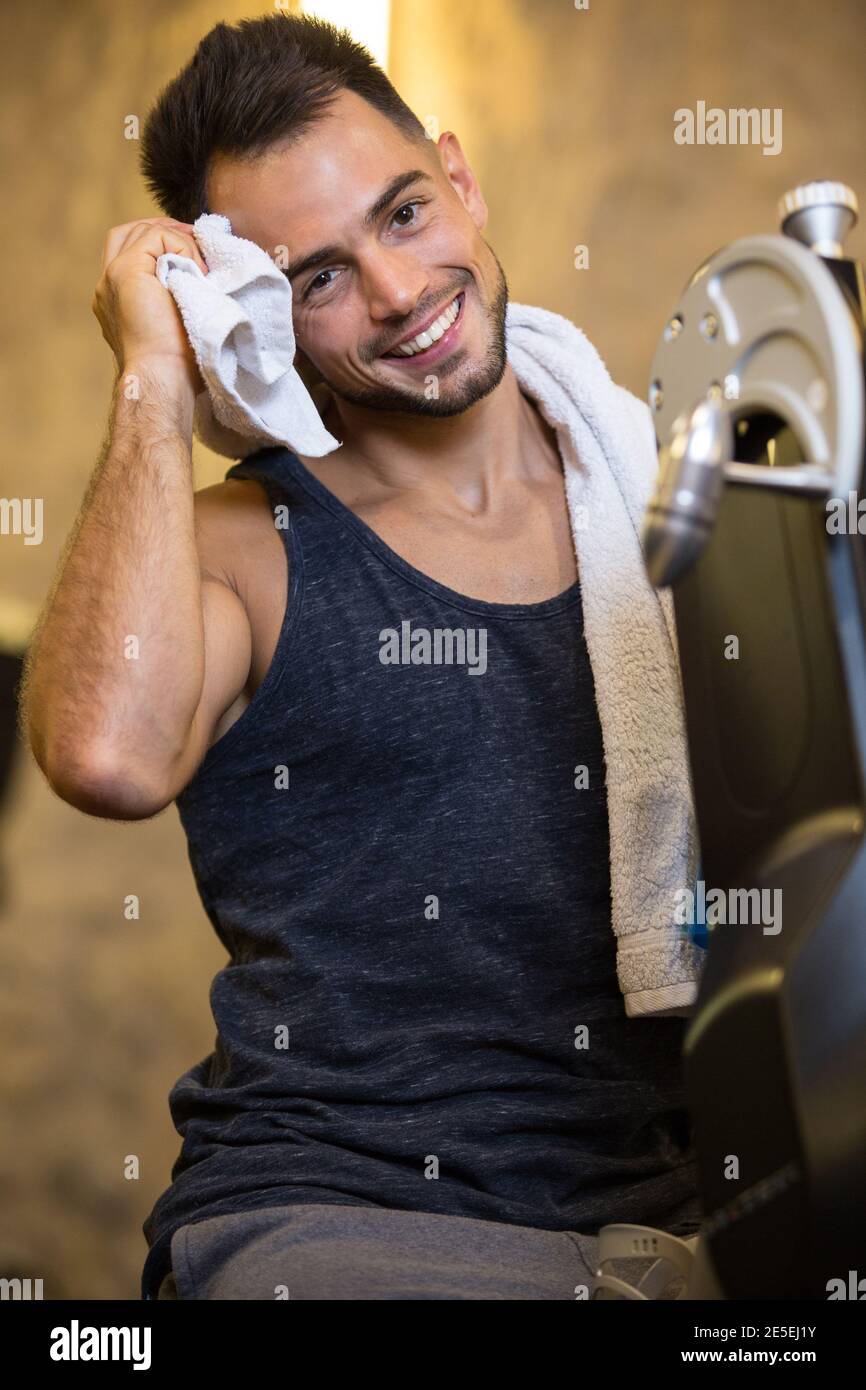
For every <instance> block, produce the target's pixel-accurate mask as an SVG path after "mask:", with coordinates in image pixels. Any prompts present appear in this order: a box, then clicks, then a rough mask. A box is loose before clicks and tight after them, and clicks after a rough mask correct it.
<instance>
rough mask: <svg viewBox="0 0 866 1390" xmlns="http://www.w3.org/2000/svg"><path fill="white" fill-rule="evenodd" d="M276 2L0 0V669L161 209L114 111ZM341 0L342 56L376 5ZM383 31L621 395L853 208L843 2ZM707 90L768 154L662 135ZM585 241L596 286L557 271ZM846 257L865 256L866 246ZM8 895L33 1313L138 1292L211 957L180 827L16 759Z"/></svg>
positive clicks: (390, 65)
mask: <svg viewBox="0 0 866 1390" xmlns="http://www.w3.org/2000/svg"><path fill="white" fill-rule="evenodd" d="M287 7H288V8H293V6H291V5H289V6H282V8H287ZM266 8H267V7H266V6H260V5H255V4H253V5H245V4H230V3H214V0H148V3H147V4H141V3H132V0H120V3H118V0H76V3H74V4H70V3H52V2H51V0H43V3H41V4H39V5H30V4H28V3H26V0H7V3H6V4H5V5H4V6H3V10H2V17H0V53H2V55H3V56H2V60H0V61H2V67H3V69H4V71H3V81H2V84H0V93H2V95H0V110H2V175H3V179H2V197H3V202H4V205H5V207H4V211H5V214H6V216H5V226H6V232H5V247H4V272H5V273H4V283H3V293H2V299H3V309H4V314H3V317H4V320H5V324H4V330H3V334H2V365H3V369H4V370H3V373H2V398H0V399H2V409H3V417H4V419H5V420H6V421H7V425H8V426H9V432H8V435H7V439H6V444H5V446H4V447H3V458H2V473H0V478H2V486H0V493H2V496H4V497H41V498H43V499H44V539H43V540H42V543H41V544H40V545H30V546H28V545H25V544H24V541H23V538H22V537H21V536H20V535H12V534H10V535H0V647H5V652H6V661H7V666H6V669H7V671H8V669H9V668H8V661H9V660H10V659H11V657H12V656H14V653H15V652H16V651H17V652H20V650H21V647H22V644H23V643H24V641H25V640H26V633H27V630H28V625H29V623H30V621H31V619H32V616H33V613H34V607H35V606H38V605H39V604H41V601H42V599H43V597H44V595H45V593H46V591H47V588H48V585H49V583H50V581H51V578H52V575H53V572H54V567H55V564H56V561H57V558H58V555H59V553H60V550H61V547H62V545H63V542H64V539H65V537H66V536H67V533H68V531H69V528H70V526H71V525H72V522H73V519H74V516H75V514H76V511H77V508H78V505H79V503H80V500H81V497H82V494H83V491H84V488H85V486H86V483H87V480H88V477H89V475H90V472H91V470H92V468H93V466H94V463H95V460H96V457H97V454H98V452H99V448H100V444H101V441H102V438H103V431H104V428H105V422H106V412H107V408H108V400H109V394H110V388H111V381H112V377H113V365H114V364H113V358H112V357H111V354H110V352H109V350H108V348H107V347H106V346H105V344H104V343H103V341H102V338H101V335H100V331H99V328H98V325H97V323H96V320H95V318H94V317H93V315H92V313H91V310H90V301H91V296H92V294H93V289H94V286H95V283H96V280H97V278H98V276H99V266H100V259H101V252H102V245H103V241H104V238H105V235H106V232H107V230H108V228H109V227H110V226H112V225H114V224H116V223H120V222H127V221H130V220H131V219H134V218H136V217H146V216H154V215H156V214H157V213H158V211H159V210H158V209H157V208H156V207H155V206H154V205H153V204H152V203H151V201H150V199H149V198H148V196H147V195H146V193H145V191H144V188H143V184H142V181H141V178H140V175H139V171H138V147H137V144H136V142H135V141H130V140H127V139H125V138H124V122H125V120H126V118H127V117H128V116H129V115H130V114H134V115H138V116H139V117H140V118H141V119H142V120H143V118H144V116H145V114H146V112H147V110H148V108H149V106H150V105H151V103H152V102H153V100H154V99H155V97H156V96H157V94H158V92H159V90H160V89H161V87H162V86H163V85H164V84H165V83H166V82H167V81H168V80H169V79H170V78H171V77H172V76H173V75H174V74H175V72H176V71H177V70H178V69H179V68H180V67H181V66H183V65H184V64H185V63H186V62H187V61H188V59H189V58H190V57H191V56H192V52H193V50H194V47H195V45H196V43H197V42H198V40H199V39H200V38H201V37H202V36H203V35H204V34H205V33H206V32H207V30H208V29H210V28H211V27H212V26H213V24H215V23H216V22H217V21H218V20H221V19H222V20H226V21H230V22H231V21H236V20H238V19H241V18H247V17H251V16H255V15H258V14H261V13H263V12H265V10H266ZM306 8H307V9H309V10H312V11H313V12H321V13H324V14H325V15H326V17H328V18H330V17H332V13H331V11H330V10H329V7H327V6H315V5H311V6H307V7H306ZM342 8H343V9H344V10H345V11H346V12H347V13H348V14H349V15H350V16H352V17H353V20H354V23H357V24H358V25H359V26H361V27H360V28H359V29H358V30H354V23H353V25H350V27H352V28H353V30H354V31H355V32H356V36H358V37H361V38H362V40H364V38H365V33H366V32H370V31H368V30H366V29H365V28H364V26H365V24H372V23H375V21H376V20H377V16H378V15H379V14H380V12H382V11H384V10H387V9H388V7H387V6H385V5H378V4H373V3H370V4H366V3H365V2H364V0H354V2H353V3H352V4H350V5H348V6H343V7H342ZM387 38H388V56H387V69H388V72H389V76H390V77H391V79H392V81H393V82H394V83H395V85H396V86H397V88H398V89H399V91H400V92H401V94H402V95H403V97H404V99H405V100H406V101H407V102H408V103H409V105H410V106H411V107H412V108H413V110H414V111H415V112H416V114H417V115H418V116H419V117H420V119H421V120H422V121H423V122H425V123H426V122H428V121H430V120H431V119H432V121H434V122H436V123H438V126H437V133H439V132H441V131H443V130H448V129H450V130H453V131H455V132H456V134H457V135H458V137H459V139H460V141H461V143H462V145H463V147H464V149H465V150H466V152H467V154H468V157H469V159H470V162H471V163H472V165H473V167H474V169H475V172H476V174H477V176H478V178H479V180H480V182H481V185H482V188H483V190H484V193H485V197H486V199H487V202H488V205H489V208H490V221H489V223H488V226H487V229H486V231H485V236H486V237H487V240H488V241H489V242H490V244H491V245H492V246H493V247H494V249H495V251H496V253H497V255H498V257H499V259H500V261H501V262H502V265H503V267H504V269H505V272H506V275H507V277H508V281H509V287H510V291H511V296H512V298H513V299H515V300H519V301H523V302H529V303H533V304H539V305H543V306H545V307H546V308H549V309H554V310H556V311H557V312H559V313H562V314H564V315H566V316H567V317H569V318H571V319H572V320H573V321H574V322H575V323H577V324H578V325H579V326H580V327H581V328H582V329H583V330H584V331H585V332H586V333H587V335H588V336H589V338H590V339H591V341H592V342H593V343H594V344H595V346H596V347H597V348H598V350H599V352H600V353H601V356H602V358H603V359H604V361H605V362H606V364H607V366H608V368H609V370H610V372H611V374H612V375H613V376H614V378H615V379H616V380H618V381H620V382H622V383H623V384H624V385H626V386H628V387H629V388H630V389H631V390H632V391H634V392H635V393H636V394H639V395H641V396H644V397H645V392H646V385H647V380H648V374H649V363H650V359H651V356H652V353H653V349H654V347H655V343H656V340H657V338H658V335H659V332H660V330H661V327H662V325H663V323H664V319H665V316H666V314H667V312H668V310H669V308H670V307H671V305H672V303H673V301H674V300H675V298H676V296H677V293H678V291H679V289H680V288H681V286H682V284H683V283H684V281H685V280H686V279H687V278H688V276H689V275H690V274H691V272H692V271H693V270H694V269H695V268H696V266H697V265H698V264H699V262H700V261H701V260H703V259H704V258H705V256H707V255H708V254H709V253H710V252H712V251H714V250H715V249H716V248H718V247H720V246H722V245H724V244H725V243H726V242H728V241H731V240H733V239H734V238H736V237H739V236H743V235H747V234H752V233H757V232H772V231H776V230H777V222H776V213H775V207H776V201H777V199H778V197H779V196H780V195H781V194H782V193H783V192H784V191H785V190H786V189H787V188H789V187H791V186H792V185H793V184H795V183H797V182H798V181H804V180H807V179H813V178H833V179H838V180H842V181H844V182H847V183H849V184H851V185H852V186H853V187H854V188H855V190H856V191H857V193H858V194H859V196H860V198H861V201H866V138H864V137H866V82H864V66H863V65H864V56H866V42H864V40H866V6H864V4H863V0H825V2H824V3H823V4H822V5H815V4H814V3H812V2H811V0H726V3H721V2H719V3H715V4H703V5H700V6H699V5H690V6H689V5H684V4H683V3H682V0H653V3H652V4H647V3H644V0H605V2H604V3H602V0H590V4H589V9H588V10H578V9H576V8H575V6H574V4H573V0H532V2H531V3H527V2H526V0H472V3H471V4H467V3H466V0H392V3H391V5H390V17H389V19H388V32H387ZM371 42H372V41H371ZM699 100H703V101H705V102H706V103H707V105H708V106H720V107H724V108H726V109H727V108H728V107H752V106H757V107H770V108H776V107H780V108H781V109H782V111H783V146H782V152H781V153H780V154H778V155H777V156H768V155H763V154H762V151H761V149H760V147H756V146H745V147H742V146H724V145H723V146H699V145H695V146H679V145H676V144H675V143H674V140H673V112H674V111H675V110H676V109H677V108H678V107H684V106H687V107H691V108H692V109H694V107H695V105H696V103H697V102H698V101H699ZM428 128H429V127H428ZM578 245H586V246H587V247H588V249H589V260H590V264H589V268H588V269H583V270H577V269H575V267H574V248H575V247H576V246H578ZM849 252H850V253H851V254H856V255H858V256H859V257H860V259H861V260H866V237H864V233H863V229H862V227H858V228H857V229H856V230H855V232H854V233H853V235H852V237H851V238H850V241H849ZM196 451H197V452H196V455H195V463H196V479H197V486H205V485H207V484H209V483H212V482H215V481H218V480H219V479H221V478H222V477H223V476H224V473H225V471H226V468H227V467H228V466H229V463H228V461H226V460H221V459H218V458H216V457H215V456H213V455H209V454H208V453H207V452H206V451H205V450H203V449H201V446H199V445H198V444H196ZM0 891H2V900H0V932H2V958H3V968H2V971H0V1030H2V1031H0V1040H2V1071H0V1123H2V1141H0V1274H10V1275H11V1274H20V1275H24V1276H26V1275H30V1276H31V1277H41V1278H43V1279H44V1294H45V1297H46V1298H129V1299H136V1298H138V1297H139V1296H140V1287H139V1279H140V1272H141V1266H142V1264H143V1261H144V1258H145V1254H146V1246H145V1242H144V1237H143V1235H142V1233H141V1223H142V1221H143V1219H144V1217H145V1215H146V1214H147V1212H148V1211H149V1209H150V1207H151V1205H152V1204H153V1202H154V1201H155V1200H156V1198H157V1197H158V1196H159V1194H160V1193H161V1192H162V1191H163V1189H164V1188H165V1187H166V1186H167V1185H168V1182H169V1174H170V1168H171V1164H172V1162H173V1161H174V1158H175V1156H176V1154H177V1152H178V1150H179V1148H180V1138H179V1136H178V1135H177V1134H176V1133H175V1132H174V1129H173V1128H172V1125H171V1120H170V1117H169V1113H168V1107H167V1095H168V1091H169V1088H170V1086H171V1085H172V1083H173V1082H174V1080H175V1079H176V1077H178V1076H179V1075H180V1074H181V1073H182V1072H183V1071H185V1070H186V1068H187V1067H189V1066H190V1065H192V1063H193V1062H195V1061H197V1060H198V1059H199V1058H201V1057H203V1056H204V1055H205V1054H206V1053H208V1052H209V1051H210V1050H211V1048H212V1046H213V1036H214V1025H213V1021H212V1018H211V1015H210V1010H209V1004H208V988H209V984H210V980H211V978H212V976H213V974H214V973H215V972H216V970H218V969H219V968H220V967H221V966H222V965H223V964H224V959H225V958H224V952H223V951H222V948H221V947H220V946H219V944H218V942H217V940H216V938H215V936H214V935H213V932H212V930H211V928H210V926H209V924H208V922H207V919H206V917H205V914H204V911H203V910H202V908H201V906H200V904H199V901H198V898H197V896H196V893H195V889H194V887H193V883H192V878H191V875H190V871H189V867H188V863H187V859H186V848H185V842H184V839H183V835H182V832H181V829H180V825H179V822H178V819H177V813H176V811H175V810H174V808H173V807H172V808H169V809H168V810H167V811H165V812H164V813H163V814H162V815H160V816H158V817H156V818H155V819H153V820H151V821H145V822H139V823H129V824H125V823H117V822H109V821H104V820H98V819H93V818H89V817H87V816H85V815H83V814H81V813H80V812H77V811H75V810H73V809H71V808H70V807H68V806H66V805H65V804H64V803H63V802H61V801H60V800H58V799H57V798H56V797H55V796H54V795H53V794H52V793H51V792H50V791H49V790H48V788H47V786H46V784H45V782H44V779H43V778H42V776H41V774H40V773H39V771H38V769H37V768H36V765H35V763H34V762H33V759H32V757H31V756H30V754H29V751H27V750H26V749H25V748H24V747H23V746H19V747H18V748H17V750H16V755H15V761H14V765H13V768H12V780H11V784H10V786H9V788H8V794H7V797H6V800H5V803H4V804H3V805H0ZM130 893H137V894H139V895H140V899H141V918H140V920H139V921H136V922H130V921H127V920H126V919H125V918H124V914H123V905H124V898H125V896H126V895H127V894H130ZM129 1156H133V1157H134V1158H137V1160H138V1163H139V1165H140V1166H139V1170H138V1176H137V1177H132V1178H130V1177H128V1176H125V1170H126V1168H127V1166H128V1163H129Z"/></svg>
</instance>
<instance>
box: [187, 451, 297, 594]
mask: <svg viewBox="0 0 866 1390" xmlns="http://www.w3.org/2000/svg"><path fill="white" fill-rule="evenodd" d="M193 503H194V510H195V536H196V548H197V550H198V555H199V562H200V564H201V567H202V570H203V572H205V573H207V574H208V575H210V576H211V577H212V578H217V579H221V580H222V581H223V582H224V583H227V584H229V585H230V587H231V588H233V589H235V591H236V592H243V591H244V590H245V589H246V587H247V585H246V578H247V575H246V570H247V567H248V565H249V564H250V563H252V561H253V560H255V562H256V563H259V562H260V559H261V556H262V547H269V548H272V549H273V550H275V551H276V550H278V549H280V548H281V540H280V534H279V531H278V530H277V528H276V526H275V525H274V512H273V508H272V506H271V502H270V499H269V497H268V494H267V491H266V490H265V487H264V485H263V484H262V482H261V481H260V480H259V479H258V478H224V479H223V480H222V482H219V483H212V484H210V485H209V486H208V487H203V488H199V489H197V491H196V492H195V493H194V495H193Z"/></svg>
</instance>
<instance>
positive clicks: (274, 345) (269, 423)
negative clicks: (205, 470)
mask: <svg viewBox="0 0 866 1390" xmlns="http://www.w3.org/2000/svg"><path fill="white" fill-rule="evenodd" d="M193 231H194V234H195V239H196V241H197V243H198V245H199V247H200V249H201V252H202V255H203V256H204V259H205V263H206V264H207V267H208V273H207V275H205V273H204V272H203V271H202V270H200V269H199V267H198V265H196V263H195V261H194V260H193V259H192V258H191V257H190V256H182V255H180V253H178V252H176V251H166V252H165V253H164V255H162V256H159V257H158V258H157V262H156V273H157V276H158V277H159V280H160V282H161V283H162V284H163V285H165V287H166V289H168V290H170V291H171V294H172V295H173V296H174V300H175V303H176V304H177V307H178V309H179V310H180V315H181V318H182V319H183V326H184V328H185V330H186V335H187V337H188V339H189V341H190V344H191V346H192V348H193V350H194V352H195V357H196V361H197V363H198V367H199V371H200V372H201V374H202V379H203V380H204V383H205V387H206V390H204V391H203V392H202V393H201V394H200V395H199V396H198V397H197V398H196V405H195V422H194V428H195V433H196V435H197V436H198V438H199V439H200V440H201V441H202V443H203V444H206V445H207V446H208V448H211V449H213V450H215V452H216V453H218V454H226V455H228V457H230V458H235V459H237V458H244V457H245V456H246V455H247V454H249V453H252V452H253V451H254V450H255V449H260V448H263V447H264V446H265V445H268V444H287V445H288V446H289V448H290V449H293V450H294V451H295V453H298V454H308V455H309V456H310V457H311V458H321V456H322V455H323V454H329V453H330V452H331V450H332V449H338V448H339V447H340V441H339V440H337V439H335V438H334V436H333V435H332V434H329V433H328V431H327V430H326V429H325V427H324V425H323V424H322V421H321V418H320V416H319V413H318V411H317V410H316V407H315V404H314V402H313V399H312V397H311V396H310V393H309V391H308V390H307V388H306V386H305V385H304V383H303V381H302V380H301V378H300V376H299V375H298V372H297V370H296V368H295V367H294V366H293V365H292V364H293V363H294V360H295V333H294V328H293V326H292V287H291V285H290V284H289V282H288V280H287V279H286V277H285V275H284V274H283V272H282V271H281V270H280V269H279V268H278V266H277V265H276V263H275V262H274V261H273V260H271V257H270V256H269V255H268V253H267V251H263V250H262V248H261V247H260V246H257V245H256V243H255V242H254V241H247V240H246V238H245V237H238V236H234V235H233V233H232V230H231V224H230V222H229V220H228V218H227V217H221V216H220V215H219V214H218V213H203V214H202V216H201V217H199V218H198V219H197V221H196V222H195V223H194V224H193Z"/></svg>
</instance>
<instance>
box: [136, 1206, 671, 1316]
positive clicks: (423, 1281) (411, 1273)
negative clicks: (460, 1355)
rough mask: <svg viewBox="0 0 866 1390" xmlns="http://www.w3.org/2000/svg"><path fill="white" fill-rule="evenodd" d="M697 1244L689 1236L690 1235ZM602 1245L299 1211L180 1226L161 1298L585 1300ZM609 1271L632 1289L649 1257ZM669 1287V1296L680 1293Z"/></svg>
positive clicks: (504, 1227)
mask: <svg viewBox="0 0 866 1390" xmlns="http://www.w3.org/2000/svg"><path fill="white" fill-rule="evenodd" d="M695 1239H696V1238H695ZM597 1245H598V1240H597V1237H596V1236H593V1235H582V1234H581V1233H580V1232H577V1231H542V1230H537V1229H536V1228H535V1227H531V1226H513V1225H508V1224H507V1223H505V1222H500V1221H481V1220H477V1219H475V1218H473V1217H464V1216H443V1215H439V1214H436V1213H430V1212H417V1211H398V1210H394V1209H392V1208H385V1207H366V1206H348V1205H335V1204H330V1203H319V1202H315V1203H301V1204H298V1205H289V1206H280V1207H266V1208H263V1209H261V1210H258V1211H245V1212H234V1213H232V1214H230V1215H227V1216H214V1217H210V1218H209V1219H207V1220H205V1221H199V1222H194V1223H191V1224H189V1225H186V1226H181V1227H180V1228H179V1229H178V1230H177V1231H175V1233H174V1236H173V1238H172V1242H171V1258H172V1271H171V1273H170V1274H168V1275H166V1277H165V1279H164V1280H163V1282H162V1285H161V1286H160V1289H159V1293H158V1295H157V1297H158V1298H179V1299H269V1300H278V1299H319V1300H322V1299H368V1298H389V1299H428V1298H445V1299H500V1298H520V1299H523V1298H533V1299H536V1298H560V1299H569V1300H572V1301H573V1300H575V1299H588V1297H589V1293H590V1291H591V1286H592V1277H593V1273H594V1270H595V1260H596V1250H597ZM615 1265H616V1268H613V1266H611V1269H610V1272H611V1273H615V1274H617V1275H618V1276H619V1277H620V1278H622V1279H625V1280H626V1281H634V1282H637V1279H638V1278H639V1277H640V1275H641V1274H642V1273H643V1272H644V1271H645V1270H646V1267H647V1266H646V1261H645V1260H634V1259H622V1260H617V1261H615ZM681 1286H682V1284H681V1281H680V1283H679V1285H677V1283H672V1284H671V1285H670V1286H669V1289H668V1290H666V1291H665V1295H664V1296H665V1297H671V1298H673V1297H676V1295H677V1293H678V1292H679V1290H680V1288H681Z"/></svg>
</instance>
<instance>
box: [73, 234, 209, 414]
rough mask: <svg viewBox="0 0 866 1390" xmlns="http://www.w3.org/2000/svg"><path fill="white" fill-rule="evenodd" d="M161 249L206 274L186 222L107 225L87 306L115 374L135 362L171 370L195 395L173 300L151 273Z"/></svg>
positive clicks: (195, 379)
mask: <svg viewBox="0 0 866 1390" xmlns="http://www.w3.org/2000/svg"><path fill="white" fill-rule="evenodd" d="M166 251H177V252H179V253H180V254H181V255H184V256H189V257H190V258H191V259H192V260H194V261H195V262H196V264H197V265H198V266H199V268H200V269H201V270H202V272H203V273H204V274H205V275H206V274H207V273H208V266H207V262H206V261H205V259H204V257H203V256H202V254H201V251H200V250H199V248H198V245H197V243H196V240H195V237H194V236H193V232H192V224H191V223H189V222H176V221H175V220H174V218H171V217H146V218H143V219H141V220H139V221H138V222H125V223H123V224H122V225H121V226H119V227H112V228H111V231H110V232H109V233H108V236H107V237H106V239H105V247H104V250H103V254H102V275H101V277H100V279H99V282H98V284H97V286H96V289H95V291H94V294H93V301H92V304H91V308H92V310H93V312H94V314H95V315H96V318H97V319H98V321H99V324H100V327H101V328H102V336H103V338H104V339H105V341H106V342H107V343H108V346H109V347H110V348H111V350H112V352H113V353H114V356H115V359H116V361H117V365H118V368H119V370H121V371H134V370H135V364H136V363H137V362H140V361H146V362H148V363H151V364H153V365H154V366H168V367H169V369H172V368H175V367H176V368H177V369H178V370H179V371H180V373H181V374H182V376H183V377H184V379H185V380H187V381H188V382H189V384H190V385H191V387H192V388H193V390H194V392H195V394H196V395H198V394H199V393H200V392H201V391H203V390H204V382H203V381H202V377H201V373H200V372H199V369H198V365H197V363H196V360H195V353H194V352H193V350H192V348H191V347H190V344H189V341H188V339H187V336H186V329H185V328H184V326H183V319H182V318H181V316H180V311H179V310H178V307H177V305H176V304H175V302H174V298H173V296H172V294H171V293H170V291H169V290H167V289H166V288H165V286H164V285H162V284H160V282H159V280H158V278H157V275H156V262H157V260H158V258H159V257H160V256H161V255H163V253H164V252H166Z"/></svg>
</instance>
